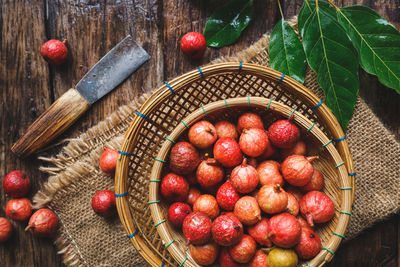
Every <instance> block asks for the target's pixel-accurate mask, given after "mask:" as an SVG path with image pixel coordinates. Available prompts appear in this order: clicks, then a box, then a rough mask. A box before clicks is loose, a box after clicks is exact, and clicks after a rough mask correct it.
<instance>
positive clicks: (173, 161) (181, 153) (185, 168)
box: [169, 142, 201, 175]
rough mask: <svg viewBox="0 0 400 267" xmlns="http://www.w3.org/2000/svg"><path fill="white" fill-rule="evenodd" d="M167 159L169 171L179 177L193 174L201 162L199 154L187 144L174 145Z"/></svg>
mask: <svg viewBox="0 0 400 267" xmlns="http://www.w3.org/2000/svg"><path fill="white" fill-rule="evenodd" d="M169 157H170V159H169V167H170V169H171V170H172V171H173V172H175V173H177V174H180V175H185V174H189V173H191V172H194V171H195V170H196V168H197V166H198V165H199V164H200V161H201V160H200V156H199V152H198V151H197V150H196V148H195V147H194V146H193V145H192V144H190V143H188V142H178V143H176V144H175V145H174V146H173V147H172V149H171V153H170V156H169Z"/></svg>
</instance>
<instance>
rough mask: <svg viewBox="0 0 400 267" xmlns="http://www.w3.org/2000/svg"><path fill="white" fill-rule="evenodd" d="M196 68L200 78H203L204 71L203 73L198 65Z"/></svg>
mask: <svg viewBox="0 0 400 267" xmlns="http://www.w3.org/2000/svg"><path fill="white" fill-rule="evenodd" d="M197 70H198V71H199V72H200V76H201V78H203V79H204V73H203V71H202V70H201V69H200V67H198V68H197Z"/></svg>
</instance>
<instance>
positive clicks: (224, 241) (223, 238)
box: [211, 213, 243, 246]
mask: <svg viewBox="0 0 400 267" xmlns="http://www.w3.org/2000/svg"><path fill="white" fill-rule="evenodd" d="M211 232H212V237H213V240H214V241H215V242H216V243H217V244H218V245H221V246H231V245H234V244H236V243H237V242H239V240H240V239H241V238H242V236H243V225H242V223H241V222H240V221H239V219H238V218H236V216H234V215H232V214H231V213H229V214H224V215H220V216H218V217H217V218H216V219H215V220H214V222H213V223H212V229H211Z"/></svg>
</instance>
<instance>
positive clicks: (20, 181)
mask: <svg viewBox="0 0 400 267" xmlns="http://www.w3.org/2000/svg"><path fill="white" fill-rule="evenodd" d="M30 187H31V181H30V180H29V178H28V175H26V174H25V173H24V172H21V171H12V172H10V173H8V174H7V175H6V177H4V179H3V190H4V193H6V195H7V196H9V197H23V196H25V195H26V194H27V193H28V191H29V189H30Z"/></svg>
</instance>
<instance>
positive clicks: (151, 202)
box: [147, 200, 160, 204]
mask: <svg viewBox="0 0 400 267" xmlns="http://www.w3.org/2000/svg"><path fill="white" fill-rule="evenodd" d="M159 202H160V200H154V201H149V202H147V204H154V203H159Z"/></svg>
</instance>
